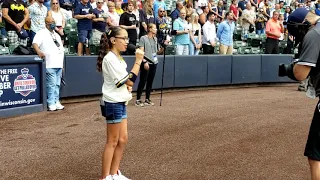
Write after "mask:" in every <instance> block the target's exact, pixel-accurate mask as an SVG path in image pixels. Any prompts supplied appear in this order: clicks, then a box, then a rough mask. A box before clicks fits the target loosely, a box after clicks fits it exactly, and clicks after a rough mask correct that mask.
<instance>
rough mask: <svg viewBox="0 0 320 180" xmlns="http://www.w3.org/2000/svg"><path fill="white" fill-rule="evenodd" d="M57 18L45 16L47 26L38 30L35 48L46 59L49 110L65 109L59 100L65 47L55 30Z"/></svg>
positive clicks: (34, 42)
mask: <svg viewBox="0 0 320 180" xmlns="http://www.w3.org/2000/svg"><path fill="white" fill-rule="evenodd" d="M54 29H55V20H54V19H53V18H52V17H51V16H48V17H46V18H45V28H44V29H41V30H39V31H38V32H37V34H36V35H35V37H34V39H33V43H32V45H33V48H34V50H35V51H36V52H37V54H38V56H39V57H40V58H41V59H45V61H46V80H47V104H48V110H49V111H56V110H62V109H64V106H62V105H61V103H60V101H59V97H60V96H59V92H60V84H61V76H62V68H63V59H64V48H63V46H62V42H61V38H60V36H59V35H58V34H57V33H56V32H55V31H54Z"/></svg>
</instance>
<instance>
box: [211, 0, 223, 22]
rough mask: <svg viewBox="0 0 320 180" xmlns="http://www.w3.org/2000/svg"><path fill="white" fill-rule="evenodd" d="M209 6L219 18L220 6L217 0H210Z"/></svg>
mask: <svg viewBox="0 0 320 180" xmlns="http://www.w3.org/2000/svg"><path fill="white" fill-rule="evenodd" d="M208 8H209V11H210V12H213V14H214V15H215V16H216V18H219V12H218V6H217V3H216V1H215V0H209V3H208ZM220 18H221V17H220Z"/></svg>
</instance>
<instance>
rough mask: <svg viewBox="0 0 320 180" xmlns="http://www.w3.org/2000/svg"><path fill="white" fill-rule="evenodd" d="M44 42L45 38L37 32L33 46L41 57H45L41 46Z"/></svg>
mask: <svg viewBox="0 0 320 180" xmlns="http://www.w3.org/2000/svg"><path fill="white" fill-rule="evenodd" d="M42 42H43V38H42V37H41V34H40V33H37V34H36V35H35V36H34V38H33V42H32V47H33V49H34V50H35V51H36V53H37V54H38V56H39V57H40V58H41V59H45V55H44V54H43V52H41V50H40V46H41V44H42Z"/></svg>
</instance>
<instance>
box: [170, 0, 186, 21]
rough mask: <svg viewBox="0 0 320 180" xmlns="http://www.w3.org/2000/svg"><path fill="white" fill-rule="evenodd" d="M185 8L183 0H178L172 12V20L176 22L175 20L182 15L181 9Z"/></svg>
mask: <svg viewBox="0 0 320 180" xmlns="http://www.w3.org/2000/svg"><path fill="white" fill-rule="evenodd" d="M182 8H183V2H182V1H181V0H178V1H177V2H176V9H175V10H173V11H172V12H171V14H170V16H171V20H172V22H174V20H176V19H178V18H179V16H180V10H181V9H182Z"/></svg>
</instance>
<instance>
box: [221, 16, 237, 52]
mask: <svg viewBox="0 0 320 180" xmlns="http://www.w3.org/2000/svg"><path fill="white" fill-rule="evenodd" d="M234 28H235V24H234V22H233V13H232V12H227V13H226V20H225V21H223V22H222V23H220V24H219V26H218V31H217V37H218V39H219V41H220V47H219V49H220V54H232V52H233V32H234Z"/></svg>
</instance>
